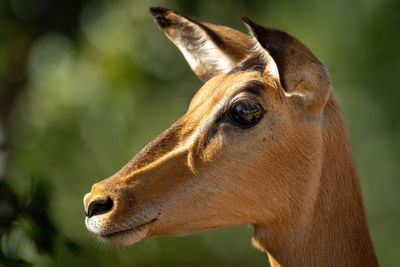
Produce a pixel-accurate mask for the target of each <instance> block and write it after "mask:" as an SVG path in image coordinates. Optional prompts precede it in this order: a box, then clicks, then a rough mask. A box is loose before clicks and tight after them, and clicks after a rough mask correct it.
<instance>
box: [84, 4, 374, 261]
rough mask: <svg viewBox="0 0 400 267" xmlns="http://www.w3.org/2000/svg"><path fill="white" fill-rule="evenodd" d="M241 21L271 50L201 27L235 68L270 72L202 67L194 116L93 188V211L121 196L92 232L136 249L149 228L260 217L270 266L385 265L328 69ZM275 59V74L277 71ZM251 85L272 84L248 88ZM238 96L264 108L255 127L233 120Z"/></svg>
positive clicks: (290, 40)
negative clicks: (253, 64) (252, 61)
mask: <svg viewBox="0 0 400 267" xmlns="http://www.w3.org/2000/svg"><path fill="white" fill-rule="evenodd" d="M152 14H153V16H155V17H156V21H157V23H159V24H162V25H160V26H161V28H163V30H164V31H166V33H167V35H169V37H170V38H174V36H173V35H171V31H173V27H174V26H173V25H179V21H180V20H184V21H185V23H193V25H198V22H195V21H193V20H191V19H188V18H186V17H183V16H181V15H179V14H177V13H175V12H172V11H169V10H166V9H161V8H154V9H152ZM171 17H173V18H174V20H175V22H174V23H173V24H171V23H170V22H169V19H170V18H171ZM244 20H245V22H246V24H247V25H248V26H249V27H250V29H251V30H252V31H253V33H254V35H255V37H256V39H257V42H258V43H259V45H261V47H262V48H263V49H265V50H263V51H261V52H260V49H256V50H254V49H250V47H252V45H253V43H252V40H251V39H250V38H247V37H243V35H244V34H243V33H237V32H236V31H234V30H232V29H229V28H227V27H223V26H217V25H212V24H206V23H204V24H203V25H205V26H206V27H208V29H209V30H211V31H212V32H213V33H210V32H208V33H207V31H205V32H204V34H205V35H204V36H206V37H205V38H208V40H209V41H213V40H215V39H219V40H220V41H221V40H222V43H223V45H221V43H219V46H218V47H219V49H220V50H219V51H220V52H221V53H224V54H225V55H226V56H229V57H230V58H233V59H235V62H237V65H239V64H240V63H241V62H243V61H245V60H246V59H247V58H249V57H254V56H259V57H260V59H262V60H264V61H265V63H266V64H264V65H265V70H264V72H260V71H259V70H260V68H258V69H257V70H252V69H251V68H250V69H249V70H248V69H246V68H243V69H241V68H238V69H237V71H233V72H230V73H228V72H229V70H227V71H225V72H222V73H220V72H219V71H216V72H215V73H213V72H212V69H210V68H207V66H204V69H206V70H207V74H206V75H204V73H202V71H199V70H197V71H196V70H195V71H196V72H197V73H198V74H199V75H200V76H202V77H203V78H204V77H209V80H208V81H207V82H206V83H205V85H204V86H203V87H202V88H201V89H199V91H198V92H197V93H196V95H195V96H194V97H193V99H192V101H191V103H190V106H189V109H188V111H187V113H186V114H185V115H184V116H183V117H182V118H180V119H179V120H178V121H177V122H176V123H175V124H174V125H172V126H171V127H170V128H169V129H168V130H166V131H165V132H164V133H163V134H161V135H160V136H159V137H158V138H157V139H155V140H154V141H153V142H151V143H150V144H148V145H147V146H146V147H145V148H144V149H143V150H142V151H141V152H140V153H139V154H138V155H137V156H136V157H135V158H134V159H133V160H132V161H131V162H129V163H128V164H127V165H126V166H124V167H123V168H122V169H121V170H120V171H119V172H118V173H116V174H115V175H113V176H112V177H110V178H108V179H106V180H104V181H102V182H99V183H97V184H95V185H94V186H93V188H92V191H91V193H89V194H87V195H86V196H85V199H84V204H85V209H86V211H87V210H88V206H89V204H90V203H91V202H92V204H93V201H94V199H96V198H97V199H98V198H99V197H100V198H106V197H109V198H111V199H112V200H113V203H114V206H113V208H112V209H111V210H110V211H108V212H107V213H105V214H101V215H100V214H99V215H96V216H93V217H96V220H98V222H97V223H98V225H96V227H97V228H96V227H94V226H91V225H90V219H89V218H87V225H88V228H89V229H90V230H91V231H94V232H96V233H97V234H99V235H100V236H101V237H103V238H104V239H105V240H107V241H110V242H112V243H115V244H119V245H130V244H132V243H135V242H138V241H140V240H141V239H143V238H146V237H149V236H155V235H180V234H190V233H193V232H198V231H205V230H208V229H214V228H218V227H223V226H230V225H239V224H253V225H254V229H255V231H254V237H253V243H254V244H255V246H257V247H258V248H260V249H261V250H263V251H266V252H268V256H269V259H270V262H271V264H272V265H273V266H377V265H378V263H377V260H376V257H375V253H374V250H373V247H372V243H371V240H370V237H369V233H368V228H367V224H366V220H365V215H364V208H363V204H362V200H361V193H360V188H359V183H358V178H357V174H356V171H355V168H354V163H353V158H352V153H351V150H350V144H349V137H348V133H347V129H346V126H345V123H344V120H343V117H342V113H341V111H340V107H339V104H338V102H337V100H336V97H335V95H334V93H333V91H332V89H331V86H330V79H329V76H328V74H327V72H326V70H325V67H324V66H323V64H322V63H321V62H320V61H319V60H318V59H317V58H316V57H315V56H314V55H313V54H312V53H311V51H309V49H308V48H307V47H305V46H304V44H302V43H301V42H300V41H298V40H297V39H295V38H294V37H292V36H291V35H289V34H286V33H284V32H282V31H277V30H274V29H270V28H265V27H262V26H260V25H257V24H255V23H254V22H252V21H251V20H249V19H248V18H244ZM188 21H189V22H188ZM170 27H172V28H170ZM188 27H189V26H188ZM190 27H192V26H190ZM190 27H189V28H190ZM193 27H195V26H193ZM181 32H182V31H181ZM184 34H190V32H189V33H184ZM236 34H237V35H238V38H235V36H236ZM212 35H215V36H217V37H215V36H214V37H212ZM171 36H172V37H171ZM207 36H208V37H207ZM189 39H190V38H189ZM218 42H219V41H218ZM217 52H218V51H217ZM218 53H219V52H218ZM260 53H261V54H260ZM273 64H276V66H277V67H278V70H279V77H274V76H271V75H269V73H271V72H270V71H271V69H272V68H273ZM199 68H202V66H199ZM254 81H256V82H254ZM249 82H250V83H254V84H261V85H262V88H264V89H263V90H261V93H258V92H257V93H251V90H250V91H245V90H243V88H244V86H246V84H248V83H249ZM238 98H240V99H247V100H249V99H250V100H252V101H257V102H258V103H260V104H261V105H262V106H263V108H264V109H265V115H264V117H263V118H262V120H261V121H260V122H259V123H258V124H257V125H256V126H254V127H252V128H249V129H241V128H239V127H237V126H235V125H233V124H231V123H229V120H226V116H227V115H226V114H228V113H229V108H230V107H231V106H232V103H233V102H234V101H235V99H238ZM137 226H140V227H137ZM94 228H96V229H94ZM138 228H140V229H141V230H140V231H139V230H132V231H134V232H132V231H131V230H129V229H138ZM93 229H94V230H93ZM143 229H144V230H143ZM123 230H129V231H123ZM119 231H123V232H120V233H118V232H119ZM135 231H136V232H135ZM138 233H139V234H138ZM132 235H137V237H135V238H133V239H132V237H131V236H132Z"/></svg>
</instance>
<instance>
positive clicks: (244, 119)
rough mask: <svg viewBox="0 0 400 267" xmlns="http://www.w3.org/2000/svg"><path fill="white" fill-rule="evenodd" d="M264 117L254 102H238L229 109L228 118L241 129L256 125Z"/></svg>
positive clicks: (259, 107) (260, 108)
mask: <svg viewBox="0 0 400 267" xmlns="http://www.w3.org/2000/svg"><path fill="white" fill-rule="evenodd" d="M263 115H264V109H263V107H262V106H261V105H260V104H258V103H257V102H254V101H238V102H236V103H235V104H233V106H232V107H231V110H230V112H229V118H230V119H231V121H232V122H233V123H234V124H236V125H237V126H239V127H241V128H250V127H253V126H254V125H256V124H257V123H258V122H259V121H260V120H261V118H262V116H263Z"/></svg>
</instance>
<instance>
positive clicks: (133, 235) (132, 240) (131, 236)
mask: <svg viewBox="0 0 400 267" xmlns="http://www.w3.org/2000/svg"><path fill="white" fill-rule="evenodd" d="M148 232H149V225H148V224H145V225H140V226H138V227H134V228H131V229H126V230H122V231H118V232H114V233H111V234H102V235H100V238H101V239H102V240H104V241H106V242H109V243H111V244H113V245H117V246H123V247H126V246H130V245H133V244H136V243H139V242H140V241H142V240H143V239H145V238H146V237H147V236H148V235H147V234H148Z"/></svg>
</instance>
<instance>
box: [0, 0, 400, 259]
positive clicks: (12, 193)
mask: <svg viewBox="0 0 400 267" xmlns="http://www.w3.org/2000/svg"><path fill="white" fill-rule="evenodd" d="M158 5H159V6H165V7H169V8H172V9H175V10H178V11H180V12H181V13H183V14H185V15H189V16H193V17H195V18H199V19H203V20H206V21H209V22H214V23H217V24H224V25H229V26H231V27H234V28H237V29H239V30H242V31H245V30H246V29H245V27H244V26H243V25H242V23H241V20H240V18H239V14H241V13H243V12H244V13H247V14H248V15H249V16H250V17H252V18H254V19H255V20H256V21H257V22H259V23H261V24H264V25H270V26H274V27H277V28H281V29H284V30H287V31H288V32H290V33H293V34H294V35H296V36H298V37H299V38H300V39H301V40H303V41H304V42H305V43H306V44H307V45H308V46H309V47H310V48H311V50H312V51H314V52H315V54H316V55H317V56H319V57H320V58H321V59H322V60H323V61H324V62H325V63H326V65H327V67H328V70H329V71H330V73H331V76H332V80H333V84H334V87H335V90H336V92H337V94H338V96H339V98H340V99H341V100H342V103H343V106H344V110H345V114H346V117H347V119H348V124H349V128H350V133H351V137H352V147H353V151H354V154H355V160H356V164H357V168H358V171H359V174H360V182H361V186H362V190H363V197H364V200H365V206H366V212H367V219H368V223H369V226H370V231H371V235H372V238H373V241H374V245H375V248H376V252H377V255H378V259H379V261H380V263H381V264H382V266H398V265H399V260H398V257H397V254H398V251H400V230H399V229H398V225H400V208H399V204H400V194H399V192H400V190H399V188H400V179H399V178H400V167H399V165H398V161H399V159H400V143H399V141H398V137H399V136H400V123H399V119H398V118H399V116H400V105H399V104H400V86H399V83H398V82H397V79H396V77H397V74H398V72H399V70H400V53H399V52H398V47H400V35H399V33H398V29H399V27H400V2H399V1H398V0H355V1H351V2H349V1H344V0H337V1H317V0H304V1H295V0H288V1H270V0H269V1H266V0H254V1H245V0H235V1H232V0H230V1H228V0H220V1H211V0H202V1H200V0H196V1H194V0H193V1H183V0H164V1H162V0H160V1H156V0H151V1H140V0H115V1H107V0H91V1H77V0H61V1H50V0H6V1H1V2H0V57H1V58H2V60H1V61H0V120H1V121H0V179H2V178H3V181H2V182H1V184H0V193H1V194H0V204H1V206H0V212H1V213H0V227H1V250H0V251H1V252H0V264H1V263H4V264H6V266H9V265H10V264H11V261H14V264H23V263H24V262H25V263H29V264H33V265H35V266H71V265H76V266H89V265H90V266H91V265H96V266H170V265H171V266H188V265H190V266H205V265H209V266H264V265H266V262H267V258H266V255H264V254H262V253H261V252H259V251H257V250H256V249H254V248H252V247H251V245H250V238H251V235H252V229H251V227H248V226H241V227H233V228H227V229H220V230H216V231H212V232H208V233H203V234H200V235H195V236H188V237H184V238H176V237H155V238H150V239H149V240H145V241H144V242H142V243H141V244H138V245H135V246H133V247H128V248H116V247H111V246H109V245H105V244H103V243H99V242H98V241H96V238H94V237H93V236H91V235H90V234H89V233H88V232H87V230H86V229H85V226H84V213H83V207H82V197H83V195H84V194H85V193H86V192H88V191H89V190H90V187H91V185H92V184H93V183H94V182H96V181H99V180H101V179H103V178H105V177H107V176H110V175H112V174H113V173H114V172H115V171H117V170H118V169H119V168H120V167H122V166H123V164H125V163H126V162H127V161H128V160H129V159H130V158H131V157H132V156H133V155H134V154H135V153H136V152H137V151H138V150H139V149H140V148H141V147H143V146H144V145H145V144H146V143H147V142H149V141H151V140H152V139H153V138H154V137H156V136H157V135H158V134H159V133H160V132H161V131H162V130H164V129H165V128H167V127H168V126H169V125H170V124H171V123H172V122H174V121H175V120H176V119H177V118H178V117H179V116H181V115H182V114H183V113H184V112H185V110H186V108H187V105H188V101H189V100H190V97H191V96H192V95H193V94H194V92H195V91H196V90H197V89H198V88H199V87H200V86H201V84H202V82H201V81H200V80H199V79H198V78H197V77H195V75H194V74H193V73H192V72H191V70H190V68H189V67H188V66H187V64H186V62H185V61H184V59H183V57H182V56H181V55H180V54H179V51H178V50H177V49H176V48H175V47H174V46H173V45H172V44H171V43H170V42H169V41H168V40H167V38H166V37H165V36H164V35H163V34H162V33H161V32H160V31H159V30H158V29H157V27H156V26H155V25H154V23H153V22H152V19H151V17H150V15H149V14H148V8H149V7H150V6H158ZM4 158H5V159H6V161H5V162H3V163H2V159H4ZM32 176H33V177H40V179H33V180H32V179H31V177H32ZM18 260H19V261H18Z"/></svg>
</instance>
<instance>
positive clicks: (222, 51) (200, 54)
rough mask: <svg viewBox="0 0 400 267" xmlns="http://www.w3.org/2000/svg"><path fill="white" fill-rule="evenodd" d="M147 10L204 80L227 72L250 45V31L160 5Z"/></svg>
mask: <svg viewBox="0 0 400 267" xmlns="http://www.w3.org/2000/svg"><path fill="white" fill-rule="evenodd" d="M150 13H151V15H152V16H153V17H154V20H155V22H156V23H157V24H158V26H159V27H160V28H161V29H162V30H163V31H164V32H165V34H166V35H167V37H168V38H169V39H170V40H171V41H172V42H173V43H174V44H175V45H176V46H177V47H178V48H179V50H180V51H181V52H182V54H183V56H184V57H185V59H186V61H187V62H188V63H189V65H190V67H191V68H192V70H193V71H194V72H195V73H196V74H197V75H198V76H199V77H200V78H201V79H203V80H208V79H210V78H212V77H214V76H215V75H217V74H220V73H223V72H229V71H230V70H231V69H233V68H234V67H235V66H237V65H238V64H239V63H240V62H241V61H242V60H243V59H244V58H246V57H247V55H248V53H249V51H251V48H252V46H253V43H252V38H251V37H250V36H249V35H247V34H244V33H242V32H239V31H236V30H234V29H231V28H229V27H225V26H219V25H214V24H210V23H204V22H198V21H195V20H193V19H190V18H188V17H185V16H182V15H180V14H178V13H176V12H174V11H171V10H168V9H165V8H162V7H152V8H150Z"/></svg>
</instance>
